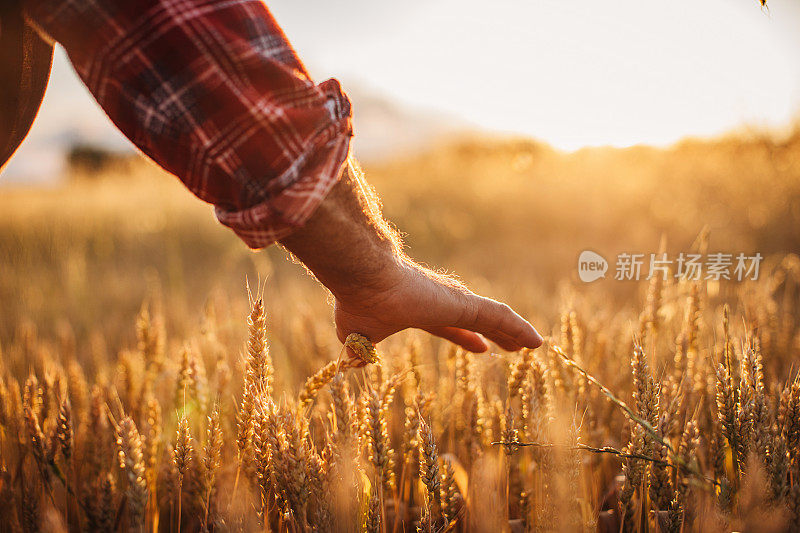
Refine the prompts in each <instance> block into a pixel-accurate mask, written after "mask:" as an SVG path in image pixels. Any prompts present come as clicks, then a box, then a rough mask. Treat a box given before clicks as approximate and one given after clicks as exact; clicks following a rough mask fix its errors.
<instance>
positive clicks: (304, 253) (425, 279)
mask: <svg viewBox="0 0 800 533" xmlns="http://www.w3.org/2000/svg"><path fill="white" fill-rule="evenodd" d="M281 243H282V244H283V246H284V247H286V248H287V249H288V250H289V251H290V252H292V254H294V255H295V256H296V257H297V258H298V259H299V260H300V261H302V262H303V263H304V264H305V265H306V267H308V269H309V270H311V272H313V273H314V275H315V276H316V277H317V279H318V280H319V281H320V282H321V283H322V284H323V285H325V286H326V287H327V288H328V289H329V290H330V291H331V293H332V294H333V296H334V297H335V299H336V304H335V320H336V333H337V335H338V336H339V339H340V340H342V341H343V340H344V339H345V337H347V335H348V334H349V333H354V332H355V333H361V334H363V335H366V336H367V337H369V339H370V340H372V341H373V342H378V341H380V340H382V339H384V338H386V337H387V336H389V335H392V334H393V333H396V332H398V331H400V330H403V329H406V328H420V329H423V330H425V331H428V332H430V333H432V334H434V335H438V336H440V337H443V338H446V339H449V340H450V341H452V342H455V343H456V344H459V345H461V346H463V347H464V348H466V349H467V350H470V351H473V352H482V351H485V350H486V349H487V345H486V343H485V341H484V340H483V339H482V338H481V335H483V336H485V337H487V338H489V339H491V340H492V341H494V342H496V343H497V344H498V345H499V346H501V347H502V348H504V349H506V350H519V349H520V348H522V347H528V348H535V347H537V346H539V345H541V343H542V338H541V336H540V335H539V334H538V333H537V332H536V330H535V329H534V328H533V326H531V325H530V324H529V323H528V322H527V321H525V320H524V319H523V318H522V317H520V316H519V315H518V314H516V313H515V312H514V311H512V310H511V309H510V308H509V307H508V306H507V305H505V304H502V303H499V302H496V301H495V300H491V299H489V298H484V297H481V296H478V295H476V294H474V293H473V292H471V291H469V290H468V289H467V288H466V287H464V286H463V285H462V284H460V283H458V282H457V281H455V280H453V279H452V278H448V277H446V276H442V275H440V274H437V273H435V272H432V271H430V270H428V269H426V268H423V267H422V266H420V265H418V264H416V263H414V262H413V261H412V260H411V259H410V258H408V257H407V256H406V255H405V254H404V253H403V252H402V249H401V245H400V241H399V237H398V236H397V234H396V232H394V231H393V230H392V229H391V227H390V226H389V225H388V224H387V223H386V221H385V220H384V219H383V217H382V216H381V212H380V204H379V202H378V199H377V197H376V196H375V195H374V193H373V192H372V191H371V189H370V188H369V187H368V185H367V184H366V183H365V182H364V180H363V178H362V176H361V174H360V171H359V169H358V168H357V166H356V165H355V164H354V163H353V162H352V160H348V164H347V166H346V168H345V171H344V173H343V175H342V178H341V179H340V181H339V182H338V183H337V184H336V185H335V186H334V187H333V189H332V190H331V192H330V193H329V194H328V195H327V197H326V198H325V199H324V200H323V201H322V203H321V204H320V206H319V207H318V208H317V210H316V211H315V213H314V214H313V215H312V216H311V218H310V219H309V220H308V222H307V223H306V224H305V225H304V226H303V227H301V228H299V229H298V230H296V231H295V232H294V233H292V234H291V235H290V236H289V237H286V238H284V239H282V240H281ZM478 334H481V335H478Z"/></svg>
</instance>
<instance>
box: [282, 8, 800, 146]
mask: <svg viewBox="0 0 800 533" xmlns="http://www.w3.org/2000/svg"><path fill="white" fill-rule="evenodd" d="M791 3H792V0H782V1H781V0H776V1H774V2H771V3H770V5H771V11H770V12H764V11H762V10H760V8H759V7H758V4H757V2H752V1H750V0H703V1H700V2H698V1H697V0H669V1H656V0H647V1H644V2H643V1H641V0H609V1H603V2H600V1H597V0H573V1H569V2H564V1H561V0H534V1H531V2H520V1H517V0H498V1H493V2H481V1H477V0H438V1H427V0H426V1H423V0H413V1H410V2H406V3H403V4H383V3H380V4H378V3H375V2H363V1H357V2H351V4H354V5H353V6H351V9H350V10H349V12H348V13H346V14H344V15H342V13H341V9H340V6H339V4H336V5H335V6H330V7H326V5H325V4H328V5H330V3H327V2H316V1H313V2H312V1H309V2H303V3H302V5H303V6H304V9H303V10H302V13H300V12H299V11H300V10H299V9H298V8H299V5H298V3H297V2H294V1H293V0H278V1H270V2H268V4H269V5H270V7H271V9H272V10H273V12H274V13H275V15H276V17H277V19H278V21H279V22H280V23H281V24H282V25H284V27H285V29H286V32H287V34H288V35H289V37H290V39H292V41H293V42H294V43H295V46H296V47H297V48H298V50H299V52H300V55H301V56H302V57H304V58H305V61H307V62H308V63H309V65H310V66H311V67H312V70H313V72H314V74H315V76H316V77H317V78H319V79H321V77H322V76H326V77H327V76H336V77H339V78H341V79H344V80H348V79H352V80H358V81H360V82H366V83H367V84H368V85H370V86H372V87H374V88H376V89H379V90H380V91H382V92H384V93H385V94H387V95H389V96H391V97H393V98H396V99H397V100H399V101H402V102H406V103H412V104H417V105H421V106H425V107H428V108H431V109H437V110H443V111H446V112H449V113H452V114H454V115H456V116H459V117H462V118H464V119H467V120H469V121H471V122H473V123H475V124H477V125H479V126H482V127H485V128H490V129H493V130H500V131H509V132H518V133H522V134H526V135H531V136H534V137H536V138H540V139H543V140H545V141H548V142H550V143H552V144H554V145H555V146H557V147H560V148H564V149H574V148H578V147H581V146H585V145H605V144H610V145H617V146H626V145H631V144H636V143H649V144H657V145H663V144H667V143H671V142H673V141H675V140H678V139H680V138H682V137H685V136H690V135H691V136H704V135H713V134H719V133H722V132H725V131H728V130H731V129H735V128H740V127H742V126H748V127H759V128H761V127H775V126H784V125H786V124H788V123H789V122H790V121H791V120H792V119H793V118H794V117H795V113H796V111H797V109H798V102H799V101H800V89H799V88H800V53H798V50H799V49H800V46H798V45H799V44H800V40H799V39H798V37H797V32H796V31H794V30H793V29H792V28H796V27H797V24H798V23H800V9H798V7H797V6H794V5H790V4H791ZM310 5H313V6H314V9H308V8H309V6H310ZM399 6H403V7H399ZM362 7H363V9H362ZM337 17H338V18H337ZM317 18H319V19H320V20H319V21H318V23H315V22H311V23H309V19H317ZM323 21H325V22H326V23H327V22H328V21H330V22H333V23H334V24H323V23H322V22H323ZM343 30H344V31H343Z"/></svg>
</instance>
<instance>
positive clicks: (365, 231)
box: [281, 158, 406, 297]
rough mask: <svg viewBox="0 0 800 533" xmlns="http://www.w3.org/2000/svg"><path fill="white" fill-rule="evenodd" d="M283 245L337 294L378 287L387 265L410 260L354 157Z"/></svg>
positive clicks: (396, 265) (400, 263)
mask: <svg viewBox="0 0 800 533" xmlns="http://www.w3.org/2000/svg"><path fill="white" fill-rule="evenodd" d="M281 244H282V245H283V246H284V247H285V248H286V249H287V250H289V251H290V252H291V253H292V254H293V255H294V256H295V257H297V258H298V259H299V260H300V261H301V262H302V263H303V264H304V265H305V266H306V267H307V268H308V269H309V270H310V271H311V272H313V273H314V275H315V276H316V277H317V279H319V281H320V282H321V283H322V284H323V285H325V286H326V287H327V288H328V289H329V290H331V292H332V293H333V294H334V296H337V297H340V296H342V295H349V294H352V293H354V292H357V291H359V290H361V289H363V288H365V287H367V288H373V289H380V288H381V287H375V284H378V283H380V284H384V283H387V278H386V275H385V274H386V272H387V270H388V271H391V270H394V269H398V268H402V267H403V266H404V265H405V264H406V259H405V256H404V254H403V253H402V247H401V242H400V238H399V236H398V235H397V232H396V231H394V230H393V229H392V228H391V227H390V226H389V224H388V223H387V222H386V221H385V220H384V219H383V216H382V215H381V206H380V201H379V200H378V198H377V196H376V195H375V194H374V192H373V191H372V190H371V188H370V187H369V185H368V184H367V183H366V182H365V181H364V179H363V177H362V175H361V171H360V169H359V168H358V164H357V163H356V162H355V161H354V160H353V159H352V158H350V159H348V161H347V163H346V164H345V168H344V170H343V174H342V177H341V179H340V181H339V182H338V183H337V184H336V185H335V186H334V187H333V189H331V191H330V192H329V193H328V195H327V196H326V198H325V199H324V200H323V201H322V203H321V204H320V206H319V207H318V208H317V210H316V211H315V212H314V215H312V217H311V218H310V219H309V220H308V221H307V222H306V224H305V225H304V226H303V227H301V228H299V229H298V230H296V231H295V232H294V233H292V234H291V235H290V236H288V237H286V238H284V239H283V240H282V241H281ZM342 293H344V294H342Z"/></svg>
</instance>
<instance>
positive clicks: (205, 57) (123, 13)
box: [25, 0, 352, 248]
mask: <svg viewBox="0 0 800 533" xmlns="http://www.w3.org/2000/svg"><path fill="white" fill-rule="evenodd" d="M25 9H26V14H27V16H28V18H29V19H30V20H32V21H33V22H34V23H35V24H36V25H38V26H39V27H40V28H41V29H42V30H43V31H44V32H46V33H47V34H49V35H50V36H51V37H52V38H53V39H55V40H56V41H58V42H59V43H61V44H62V46H63V47H64V48H65V50H66V51H67V53H68V55H69V57H70V60H71V61H72V63H73V65H74V67H75V69H76V71H77V72H78V74H79V75H80V77H81V79H82V80H83V82H84V83H85V84H86V86H87V87H88V88H89V90H90V91H91V92H92V94H93V95H94V97H95V98H96V99H97V101H98V102H99V104H100V105H101V106H102V108H103V109H104V110H105V112H106V113H107V114H108V116H109V117H110V118H111V120H112V121H113V122H114V124H116V126H117V127H118V128H119V129H120V130H121V131H122V132H123V133H124V134H125V135H126V136H127V137H128V138H129V139H131V141H133V143H134V144H136V146H137V147H138V148H139V149H141V150H142V152H144V153H145V154H146V155H147V156H149V157H150V158H152V159H153V160H154V161H156V162H157V163H158V164H159V165H160V166H162V167H163V168H165V169H166V170H168V171H169V172H171V173H173V174H175V175H176V176H178V177H179V178H180V179H181V180H182V181H183V183H184V184H185V185H186V186H187V187H188V188H189V189H190V190H191V191H192V192H193V193H194V194H195V195H197V196H198V197H199V198H201V199H203V200H205V201H206V202H209V203H211V204H213V205H214V206H215V213H216V216H217V218H218V219H219V221H220V222H221V223H222V224H224V225H226V226H228V227H230V228H232V229H233V231H235V232H236V234H238V235H239V237H241V238H242V239H243V240H244V241H245V243H247V245H248V246H250V247H251V248H261V247H264V246H267V245H269V244H271V243H273V242H275V241H276V240H278V239H281V238H283V237H285V236H286V235H288V234H289V233H291V232H292V231H293V230H294V229H295V228H297V227H298V226H301V225H302V224H303V223H304V222H305V221H306V220H307V219H308V218H309V217H310V216H311V214H312V213H313V212H314V210H315V208H316V207H317V205H318V204H319V203H320V201H321V200H322V199H323V198H324V197H325V195H326V194H327V192H328V191H329V190H330V188H331V187H332V186H333V185H334V184H335V183H336V181H337V180H338V178H339V175H340V172H341V169H342V165H343V163H344V161H345V159H346V158H347V155H348V150H349V145H350V138H351V136H352V127H351V122H350V101H349V100H348V99H347V97H346V96H345V95H344V93H343V92H342V91H341V89H340V87H339V84H338V82H337V81H336V80H328V81H325V82H322V83H320V84H319V85H316V84H314V83H313V82H312V81H311V79H310V77H309V75H308V73H307V72H306V70H305V68H304V67H303V65H302V63H301V62H300V60H299V59H298V57H297V55H296V54H295V52H294V50H293V49H292V48H291V46H290V45H289V43H288V41H287V39H286V37H285V36H284V34H283V32H282V31H281V29H280V28H279V27H278V25H277V23H276V22H275V20H274V19H273V18H272V16H271V14H270V13H269V11H268V10H267V8H266V7H265V6H264V4H263V3H262V2H261V1H259V0H137V1H131V0H25Z"/></svg>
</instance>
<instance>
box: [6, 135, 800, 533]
mask: <svg viewBox="0 0 800 533" xmlns="http://www.w3.org/2000/svg"><path fill="white" fill-rule="evenodd" d="M367 173H368V176H370V180H371V181H372V182H373V183H374V184H375V186H376V188H377V189H378V191H379V192H380V193H381V194H382V195H383V198H384V202H385V206H386V212H387V217H388V218H389V219H390V220H393V221H394V222H395V223H396V224H397V225H398V227H399V228H400V229H401V230H402V231H404V232H407V233H408V237H407V243H408V245H409V248H410V253H411V254H412V255H414V256H415V257H418V258H420V259H421V260H423V261H425V262H426V263H429V264H431V265H436V266H440V265H446V266H447V267H448V268H452V269H453V270H455V271H456V272H458V273H459V274H461V275H462V276H463V279H464V280H465V281H466V282H467V283H468V284H469V285H470V286H472V287H474V288H475V289H476V290H479V291H482V292H485V293H487V294H488V295H490V296H493V297H498V298H502V299H504V300H506V301H508V303H510V304H511V305H512V306H514V307H515V308H517V309H519V310H520V312H521V313H522V314H523V315H525V316H527V317H529V318H530V319H531V320H532V322H533V323H534V324H535V325H536V326H537V327H538V328H539V330H540V331H541V332H543V333H547V339H546V342H545V345H544V346H542V347H541V348H539V349H537V350H534V351H528V350H525V351H522V352H519V353H505V352H500V351H498V350H497V349H495V350H494V351H493V352H491V353H487V354H469V353H466V352H464V351H462V350H460V349H456V348H454V347H453V346H452V345H449V344H447V343H445V342H442V341H439V340H435V339H432V338H430V337H428V336H426V335H423V334H421V333H418V332H413V331H412V332H404V333H402V334H399V335H396V336H394V337H392V338H390V339H387V340H386V341H384V342H382V343H380V344H378V345H377V346H373V345H372V344H371V343H369V342H368V341H367V340H365V339H362V338H357V337H353V338H351V339H349V342H348V345H349V346H350V348H351V350H350V351H348V350H345V349H343V347H342V345H341V343H339V342H338V341H337V340H336V337H335V335H334V333H333V327H332V323H331V318H330V309H329V307H328V306H327V304H326V295H325V292H324V291H323V290H322V289H321V288H320V287H319V286H318V285H317V284H316V283H315V282H314V281H313V280H312V279H310V278H309V277H308V276H307V275H305V274H303V272H302V269H301V268H300V267H299V266H298V265H296V264H293V263H292V262H291V261H287V260H286V259H287V258H286V257H285V254H284V253H283V252H282V251H281V250H280V249H277V248H276V249H271V250H269V251H267V252H261V253H258V254H253V253H251V252H248V251H246V250H244V249H243V248H244V247H243V246H242V245H241V244H240V243H239V242H238V241H236V239H235V237H233V236H232V235H230V234H229V233H227V231H226V230H225V229H224V228H220V227H218V226H216V225H215V223H214V222H213V220H212V219H211V216H210V214H209V213H208V209H207V207H205V206H203V205H200V203H199V202H197V201H195V200H193V199H191V198H190V197H189V195H188V193H186V192H185V191H183V190H181V188H180V185H179V184H176V183H175V182H174V178H169V177H166V176H164V175H161V174H159V173H158V172H157V171H156V170H155V169H153V168H152V167H151V166H149V165H146V164H140V163H137V164H135V165H133V166H132V167H131V168H128V167H126V168H125V169H124V170H121V169H113V168H111V169H109V170H108V171H107V172H106V174H107V175H103V176H97V175H91V176H73V177H72V180H71V181H69V183H67V184H65V185H61V186H58V187H55V188H53V189H49V190H42V189H38V190H31V189H25V188H19V189H10V188H7V189H4V190H3V191H2V194H0V207H1V209H0V212H2V213H3V216H2V217H0V252H1V253H2V262H3V270H2V272H0V298H2V313H0V352H1V354H2V357H0V531H140V532H143V531H147V532H150V531H170V532H172V531H290V532H305V531H335V532H338V531H343V532H350V531H369V532H400V531H424V532H441V531H478V532H484V531H485V532H502V531H513V532H522V531H569V532H572V531H604V532H605V531H608V532H610V531H637V532H638V531H663V532H680V531H704V532H705V531H720V532H722V531H776V532H777V531H796V530H798V529H799V528H800V480H798V476H800V380H799V378H798V377H797V376H798V364H797V362H798V357H797V354H798V350H799V349H800V330H799V329H798V325H799V324H798V304H800V259H799V258H798V256H797V255H795V253H796V252H798V251H800V243H799V242H798V233H797V229H796V228H797V227H798V222H800V221H799V220H798V218H800V208H799V206H800V133H795V134H794V135H792V136H790V137H788V138H786V139H783V140H780V141H776V140H772V139H767V138H764V137H760V136H752V137H737V138H726V139H719V140H714V141H687V142H685V143H682V144H680V145H677V146H675V147H672V148H670V149H666V150H656V149H650V148H645V147H637V148H632V149H628V150H611V149H596V150H584V151H580V152H577V153H574V154H563V153H559V152H556V151H553V150H550V149H548V148H546V147H543V146H540V145H536V144H534V143H531V142H528V141H518V140H504V141H489V140H484V139H479V140H476V139H471V140H464V141H461V142H457V143H454V144H451V145H446V146H441V147H437V148H435V149H432V150H431V151H429V152H428V153H426V154H422V155H420V156H417V157H414V158H406V159H404V160H400V161H395V162H390V163H384V164H382V165H374V166H373V167H372V168H369V167H368V168H367ZM660 246H664V247H666V248H667V249H669V250H673V251H691V250H694V251H697V252H708V251H711V250H729V251H740V250H741V251H747V252H753V251H759V252H760V253H762V254H764V255H765V260H764V263H763V264H762V267H761V273H760V276H759V278H758V279H757V280H752V281H745V282H733V281H731V282H725V281H722V282H719V281H716V280H698V281H694V280H689V279H682V278H676V277H674V276H669V277H668V278H667V279H666V280H661V278H660V277H658V276H656V277H653V278H652V279H650V280H649V281H646V280H643V281H640V282H638V283H637V282H622V281H615V280H613V279H606V280H602V281H599V282H596V283H594V284H582V283H581V282H579V281H578V280H577V277H576V275H575V272H574V270H575V259H576V258H577V254H578V253H579V252H580V250H583V249H587V248H591V249H595V250H599V251H602V252H603V253H605V254H606V255H607V256H611V255H613V254H616V253H619V252H622V251H633V250H639V251H642V252H656V251H658V249H659V247H660ZM354 358H355V359H357V360H360V361H361V362H365V363H369V364H367V365H366V366H365V367H363V368H360V367H358V366H357V365H356V364H354V363H355V362H358V361H354Z"/></svg>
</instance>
